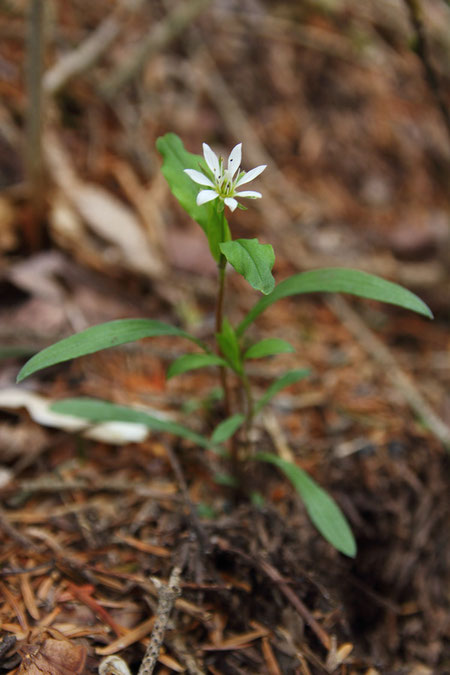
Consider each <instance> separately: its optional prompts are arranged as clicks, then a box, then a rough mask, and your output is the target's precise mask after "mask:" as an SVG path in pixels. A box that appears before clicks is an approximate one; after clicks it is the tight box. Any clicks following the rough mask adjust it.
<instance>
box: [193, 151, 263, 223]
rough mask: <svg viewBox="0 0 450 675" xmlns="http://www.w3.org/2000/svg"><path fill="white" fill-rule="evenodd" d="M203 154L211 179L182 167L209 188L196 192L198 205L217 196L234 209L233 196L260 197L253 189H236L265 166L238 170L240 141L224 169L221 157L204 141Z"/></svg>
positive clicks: (236, 202) (196, 181)
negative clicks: (249, 169) (240, 190)
mask: <svg viewBox="0 0 450 675" xmlns="http://www.w3.org/2000/svg"><path fill="white" fill-rule="evenodd" d="M203 156H204V158H205V161H206V164H207V165H208V168H209V170H210V171H211V174H212V176H213V179H212V180H211V178H209V177H208V176H206V175H205V174H204V173H201V172H200V171H196V170H195V169H184V172H185V173H187V175H188V176H189V178H191V179H192V180H193V181H194V182H195V183H198V184H199V185H205V186H206V187H207V188H209V189H208V190H200V192H199V193H198V195H197V204H198V205H199V206H200V205H201V204H206V202H211V201H212V200H213V199H217V198H219V199H220V200H222V201H223V202H224V204H226V206H228V208H230V209H231V210H232V211H234V210H235V208H236V207H237V206H239V203H238V201H237V200H236V199H235V197H249V198H250V199H259V198H260V197H262V195H261V193H260V192H255V191H254V190H244V191H242V192H237V191H236V189H237V188H238V187H240V186H241V185H244V184H245V183H249V182H250V181H251V180H253V179H254V178H256V177H257V176H259V174H260V173H262V172H263V171H264V169H265V168H266V166H267V165H266V164H262V165H261V166H257V167H256V168H255V169H252V170H251V171H248V172H247V173H246V172H245V171H240V170H239V166H240V163H241V157H242V143H238V144H237V145H236V146H235V147H234V148H233V150H232V151H231V152H230V155H229V157H228V165H227V168H226V169H225V168H224V161H223V159H222V157H220V159H219V158H218V157H217V155H216V153H215V152H213V151H212V150H211V148H210V147H209V145H207V144H206V143H203ZM241 208H243V207H241Z"/></svg>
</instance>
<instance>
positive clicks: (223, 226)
mask: <svg viewBox="0 0 450 675" xmlns="http://www.w3.org/2000/svg"><path fill="white" fill-rule="evenodd" d="M157 148H158V150H159V152H160V153H161V155H162V156H163V166H162V171H163V174H164V176H165V178H166V180H167V182H168V184H169V186H170V189H171V191H172V193H173V195H174V196H175V197H176V199H177V200H178V201H179V203H180V204H181V206H182V207H183V208H184V209H185V210H186V211H187V212H188V213H189V215H190V216H191V217H192V218H193V219H194V220H195V221H196V222H197V223H198V224H199V225H200V226H201V228H202V229H203V231H204V233H205V235H206V237H207V239H208V243H209V248H210V251H211V255H212V256H213V258H214V260H215V261H216V263H217V268H218V277H219V284H218V293H217V302H216V326H215V345H214V348H213V347H211V345H210V344H207V343H205V342H204V341H202V340H199V339H197V338H196V337H195V336H194V335H191V334H189V333H187V332H185V331H183V330H181V329H180V328H177V327H176V326H172V325H170V324H167V323H163V322H161V321H157V320H155V319H126V320H118V321H110V322H108V323H104V324H101V325H98V326H93V327H91V328H88V329H87V330H84V331H82V332H81V333H77V334H75V335H72V336H71V337H68V338H66V339H64V340H61V341H59V342H57V343H55V344H53V345H51V346H50V347H47V348H46V349H44V350H42V351H41V352H39V353H38V354H36V355H35V356H33V357H32V358H31V359H30V360H29V361H28V362H27V363H26V364H25V365H24V367H23V368H22V370H21V371H20V373H19V375H18V378H17V380H18V381H21V380H23V379H24V378H26V377H28V376H30V375H31V374H33V373H35V372H36V371H38V370H41V369H42V368H46V367H48V366H51V365H55V364H57V363H61V362H63V361H67V360H69V359H73V358H77V357H79V356H84V355H86V354H92V353H94V352H97V351H100V350H102V349H107V348H109V347H115V346H118V345H122V344H125V343H127V342H132V341H135V340H139V339H141V338H146V337H157V336H163V335H171V336H178V337H180V338H183V339H186V340H189V341H190V342H192V343H194V344H195V345H196V347H197V348H198V351H197V352H196V353H189V354H185V355H184V356H181V357H179V358H178V359H176V360H175V361H174V362H173V363H172V364H171V366H170V367H169V370H168V373H167V377H168V378H170V377H174V376H175V375H180V374H182V373H185V372H187V371H190V370H194V369H197V368H204V367H209V366H216V367H218V368H219V372H220V382H221V387H222V391H223V396H224V407H225V413H226V416H225V419H224V420H223V421H221V422H220V423H219V424H218V425H217V426H216V428H215V429H214V431H213V433H212V434H211V436H210V437H206V436H203V435H201V434H198V433H196V432H194V431H193V430H192V429H190V428H188V427H186V426H184V425H181V424H177V423H174V422H169V421H164V420H161V419H158V418H156V417H153V416H151V415H149V414H147V413H146V412H144V411H141V410H136V409H133V408H128V407H125V406H119V405H115V404H112V403H108V402H105V401H99V400H94V399H89V398H75V399H74V398H72V399H65V400H63V401H59V402H57V403H55V404H54V405H53V409H54V410H55V411H58V412H61V413H65V414H70V415H74V416H77V417H82V418H84V419H86V420H89V421H91V422H101V421H112V420H115V421H123V422H139V423H141V424H144V425H146V426H148V427H149V428H151V429H153V430H155V431H160V432H167V433H170V434H173V435H175V436H179V437H182V438H185V439H188V440H189V441H191V442H193V443H196V444H198V445H199V446H201V447H204V448H212V449H215V450H218V451H221V452H222V454H223V455H224V456H225V457H228V458H229V459H230V465H231V473H232V475H231V478H232V480H233V481H234V482H237V481H238V480H239V475H240V470H239V469H240V466H241V464H242V463H243V462H254V461H258V462H268V463H270V464H273V465H275V466H276V467H277V468H278V469H279V470H280V471H281V472H282V473H283V474H284V475H285V476H286V477H287V478H288V479H289V480H290V481H291V483H292V484H293V485H294V487H295V489H296V490H297V492H298V494H299V495H300V497H301V498H302V499H303V502H304V504H305V507H306V509H307V512H308V514H309V516H310V518H311V520H312V522H313V523H314V525H315V526H316V527H317V529H318V530H319V532H320V533H321V534H322V535H323V536H324V537H325V539H326V540H327V541H328V542H330V543H331V544H332V545H333V546H334V547H335V548H336V549H337V550H339V551H340V552H342V553H344V554H345V555H347V556H351V557H353V556H355V554H356V544H355V540H354V537H353V534H352V532H351V530H350V527H349V525H348V523H347V520H346V519H345V517H344V515H343V514H342V512H341V510H340V509H339V507H338V506H337V504H336V503H335V501H334V500H333V499H332V498H331V497H330V496H329V495H328V494H327V493H326V492H325V491H324V490H322V488H321V487H320V486H319V485H318V484H317V483H316V482H315V481H314V480H313V479H312V478H311V477H310V476H309V475H308V474H307V473H305V471H303V470H302V469H301V468H300V467H299V466H297V465H296V464H293V463H290V462H287V461H285V460H284V459H281V458H280V457H278V456H277V455H275V454H272V453H268V452H254V451H253V450H252V449H251V447H250V442H249V437H250V431H251V427H252V425H253V423H254V420H255V418H256V417H257V415H258V414H259V413H260V412H261V411H262V409H263V408H264V407H265V406H266V405H267V404H268V403H269V401H270V400H271V399H272V397H273V396H275V395H276V394H277V393H278V392H279V391H280V390H281V389H283V388H284V387H287V386H289V385H291V384H293V383H295V382H298V381H299V380H301V379H303V378H305V377H306V376H307V375H308V371H307V370H305V369H301V370H291V371H289V372H287V373H285V374H284V375H282V376H281V377H279V378H278V379H276V380H275V381H274V382H273V383H272V384H271V385H270V386H269V388H268V389H267V391H266V392H265V393H264V394H263V395H262V396H261V398H259V399H258V400H255V398H254V395H253V390H252V387H251V383H250V379H249V376H248V373H247V363H248V361H250V360H252V359H260V358H265V357H268V356H273V355H276V354H281V353H283V352H285V353H286V352H292V351H294V350H293V347H292V346H291V345H290V344H289V343H288V342H286V340H282V339H279V338H268V339H263V340H260V341H259V342H256V343H255V344H252V345H250V346H248V344H247V341H244V336H245V333H246V331H247V329H248V327H249V326H250V325H251V324H252V323H253V321H255V319H257V317H258V316H259V315H260V314H261V313H262V312H264V311H265V310H266V309H267V308H268V307H270V305H272V304H273V303H274V302H276V301H277V300H280V299H281V298H285V297H287V296H291V295H299V294H303V293H315V292H327V293H350V294H352V295H356V296H360V297H363V298H371V299H374V300H378V301H381V302H386V303H390V304H393V305H397V306H400V307H404V308H406V309H410V310H412V311H414V312H418V313H419V314H422V315H424V316H427V317H430V318H432V314H431V312H430V310H429V308H428V307H427V306H426V305H425V304H424V303H423V302H422V300H420V298H418V297H417V296H416V295H414V294H413V293H411V292H410V291H408V290H406V289H405V288H402V287H401V286H399V285H397V284H394V283H391V282H389V281H385V280H384V279H381V278H379V277H376V276H373V275H370V274H367V273H365V272H361V271H359V270H354V269H344V268H331V269H318V270H312V271H308V272H303V273H301V274H295V275H294V276H291V277H289V278H288V279H285V280H284V281H282V282H281V283H279V284H278V285H277V286H276V285H275V281H274V278H273V276H272V267H273V264H274V261H275V255H274V251H273V248H272V246H270V245H269V244H261V243H260V242H259V241H258V239H233V237H232V235H231V232H230V228H229V225H228V222H227V219H226V217H225V207H227V208H229V209H230V210H231V211H232V212H233V211H234V210H235V209H236V208H241V209H245V207H244V206H242V205H241V204H240V202H239V201H238V200H239V199H241V198H249V199H258V198H260V197H261V196H262V195H261V194H260V193H259V192H255V191H253V190H240V188H241V187H242V186H243V185H246V184H247V183H249V182H250V181H251V180H253V179H255V178H257V177H258V176H259V175H260V174H261V173H262V172H263V171H264V169H265V168H266V167H265V166H258V167H256V168H255V169H252V170H251V171H249V172H245V171H242V170H241V169H240V164H241V149H242V146H241V144H239V145H236V146H235V148H234V149H233V150H232V151H231V153H230V155H229V158H228V162H227V167H226V168H225V163H224V161H223V159H222V158H218V157H217V156H216V154H215V153H214V152H213V151H212V150H211V148H210V147H209V146H208V145H206V144H204V145H203V151H204V157H201V156H199V155H194V154H191V153H189V152H187V151H186V150H185V148H184V146H183V144H182V142H181V140H180V139H179V138H178V136H176V135H175V134H166V135H165V136H163V137H162V138H159V139H158V141H157ZM227 264H230V265H231V266H232V267H233V268H234V269H235V270H236V272H237V273H238V274H240V275H242V276H243V277H244V278H245V279H246V280H247V282H248V283H249V284H250V285H251V286H252V287H253V288H254V289H255V290H256V291H259V292H261V293H262V294H263V297H262V298H260V299H259V301H257V302H256V304H255V305H254V306H253V307H252V309H251V310H250V311H249V312H248V314H247V315H246V316H245V317H244V318H243V319H242V321H241V322H240V323H239V324H238V325H237V326H233V325H232V324H231V323H230V321H229V320H228V318H227V317H226V316H225V315H224V296H225V283H226V274H225V272H226V267H227ZM230 377H234V378H236V379H237V381H238V382H239V384H240V387H241V391H242V393H243V399H244V400H245V406H244V407H243V409H241V410H239V409H238V410H236V409H235V407H234V406H235V403H234V401H233V400H232V397H231V388H230V384H229V380H230ZM226 446H227V447H226Z"/></svg>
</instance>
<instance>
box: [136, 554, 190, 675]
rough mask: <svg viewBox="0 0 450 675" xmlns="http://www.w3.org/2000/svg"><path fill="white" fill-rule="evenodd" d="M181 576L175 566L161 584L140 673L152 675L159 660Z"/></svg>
mask: <svg viewBox="0 0 450 675" xmlns="http://www.w3.org/2000/svg"><path fill="white" fill-rule="evenodd" d="M180 576H181V568H180V567H178V566H175V567H174V568H173V570H172V573H171V575H170V579H169V583H168V584H167V586H166V585H161V588H160V589H159V602H158V609H157V611H156V620H155V624H154V627H153V631H152V635H151V638H150V644H149V645H148V647H147V650H146V652H145V655H144V658H143V660H142V663H141V667H140V668H139V672H138V675H151V673H153V670H154V668H155V665H156V661H157V660H158V656H159V652H160V649H161V645H162V643H163V640H164V634H165V632H166V629H167V624H168V622H169V618H170V613H171V611H172V609H173V606H174V604H175V600H176V599H177V598H178V597H179V595H180V588H179V585H180Z"/></svg>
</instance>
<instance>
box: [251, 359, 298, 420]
mask: <svg viewBox="0 0 450 675" xmlns="http://www.w3.org/2000/svg"><path fill="white" fill-rule="evenodd" d="M309 373H310V371H309V370H308V369H307V368H303V369H301V370H291V371H289V372H288V373H285V374H284V375H281V377H279V378H278V379H276V380H275V382H272V384H271V385H270V387H269V388H268V389H267V391H266V393H265V394H264V396H262V397H261V398H260V399H259V401H258V402H257V403H256V405H255V415H257V414H258V413H259V412H261V410H262V409H263V408H264V406H265V405H267V404H268V403H269V401H270V400H271V399H272V398H273V397H274V396H275V394H278V392H279V391H281V390H282V389H284V388H285V387H289V386H290V385H291V384H295V382H299V380H303V379H304V378H305V377H308V375H309Z"/></svg>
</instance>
